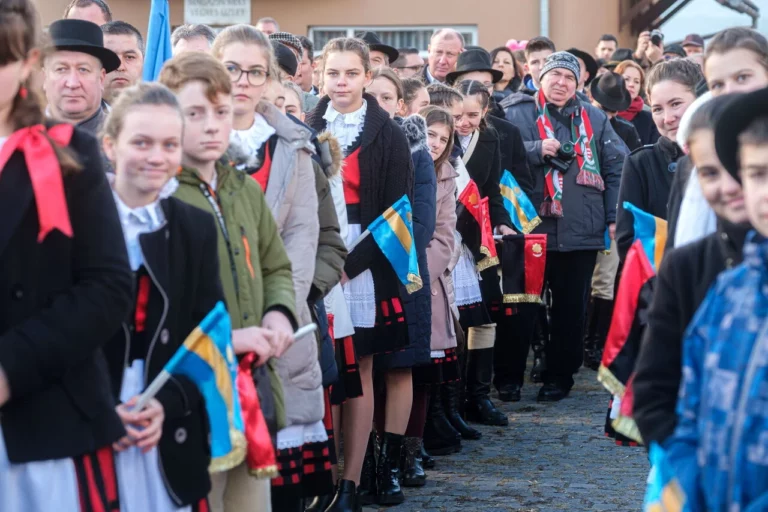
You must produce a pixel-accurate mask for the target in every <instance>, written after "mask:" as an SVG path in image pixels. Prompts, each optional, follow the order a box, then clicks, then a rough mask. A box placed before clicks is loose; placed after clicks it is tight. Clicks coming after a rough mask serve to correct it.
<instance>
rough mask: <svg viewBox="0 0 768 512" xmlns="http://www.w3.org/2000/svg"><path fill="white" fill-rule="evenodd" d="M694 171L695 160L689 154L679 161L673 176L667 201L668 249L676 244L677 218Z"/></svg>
mask: <svg viewBox="0 0 768 512" xmlns="http://www.w3.org/2000/svg"><path fill="white" fill-rule="evenodd" d="M691 172H693V162H691V157H689V156H688V155H685V156H683V157H682V158H680V160H678V161H677V170H676V171H675V177H674V178H672V188H671V189H670V190H669V201H668V203H667V249H671V248H673V247H674V246H675V233H676V232H677V218H678V216H679V215H680V207H681V206H682V204H683V197H685V189H686V188H687V187H688V178H690V177H691Z"/></svg>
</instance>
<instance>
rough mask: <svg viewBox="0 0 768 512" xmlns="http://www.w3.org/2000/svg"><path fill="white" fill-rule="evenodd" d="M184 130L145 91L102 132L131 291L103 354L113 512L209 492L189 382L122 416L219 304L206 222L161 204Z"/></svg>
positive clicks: (163, 91) (128, 100)
mask: <svg viewBox="0 0 768 512" xmlns="http://www.w3.org/2000/svg"><path fill="white" fill-rule="evenodd" d="M183 127H184V120H183V117H182V112H181V107H180V106H179V103H178V101H177V99H176V97H175V96H174V95H173V93H172V92H171V91H170V90H168V89H167V88H166V87H165V86H163V85H159V84H150V83H144V84H140V85H138V86H135V87H131V88H129V89H126V90H125V91H124V92H123V93H122V94H121V95H120V98H119V99H118V101H117V103H115V104H114V105H113V106H112V109H111V111H110V114H109V116H108V117H107V119H106V120H105V124H104V128H103V130H104V139H103V149H104V154H105V155H106V156H107V158H108V159H109V161H110V162H111V164H112V168H113V169H114V170H115V174H114V177H113V178H112V179H113V184H112V193H113V196H114V200H115V203H116V205H117V211H118V215H119V218H120V222H121V224H122V227H123V237H124V239H125V247H126V248H127V250H128V259H129V263H130V265H131V270H133V273H134V283H135V286H134V295H135V297H134V302H133V304H134V306H133V311H132V314H131V315H130V316H128V317H127V318H126V320H125V321H124V322H123V328H122V329H120V330H119V331H118V332H117V333H116V334H115V336H114V337H113V338H112V340H111V341H110V342H109V343H108V344H107V345H106V346H105V347H104V353H105V356H106V359H107V365H108V367H109V370H110V378H111V382H112V391H113V392H114V393H115V397H116V399H117V401H118V403H121V405H119V406H118V407H117V412H118V414H119V415H120V418H121V419H122V420H123V423H124V425H125V428H126V430H127V433H128V434H127V435H126V436H125V437H123V438H122V439H120V440H119V441H117V442H116V443H115V444H114V445H113V447H114V449H115V452H116V453H117V455H116V465H117V476H118V484H119V489H120V491H121V492H120V504H121V509H122V510H123V511H128V512H131V511H144V510H152V511H154V512H171V511H184V512H187V511H189V512H197V511H198V510H207V507H208V502H207V495H208V492H209V491H210V489H211V480H210V476H209V474H208V466H209V463H210V461H211V454H210V449H209V445H208V425H207V421H208V420H207V416H206V410H205V402H204V400H203V397H202V395H201V394H200V392H199V391H198V389H197V387H196V386H195V384H194V383H193V382H192V381H191V380H190V379H188V378H186V377H184V376H175V377H174V378H173V379H171V380H170V381H168V383H166V384H165V386H164V387H163V388H162V389H161V390H160V392H159V393H158V394H157V395H156V398H155V399H152V400H151V401H150V403H149V405H148V406H147V407H146V408H145V409H144V410H143V411H137V412H134V411H132V410H131V407H132V406H134V405H135V404H136V401H137V398H138V395H139V394H140V393H141V392H142V391H143V390H144V389H145V387H146V386H147V385H148V384H149V383H150V382H151V381H152V380H153V379H154V378H155V377H156V376H157V375H158V374H159V373H160V371H161V370H162V369H163V366H164V365H165V363H167V362H168V361H169V360H170V359H171V358H172V357H173V355H174V354H175V353H176V350H177V349H178V348H179V347H180V346H181V345H182V344H183V343H184V340H185V338H186V336H187V335H188V334H189V333H191V332H192V331H193V330H194V329H195V327H197V325H198V324H199V323H200V321H201V320H202V319H203V318H204V317H205V316H206V315H207V314H208V312H209V311H211V310H212V309H213V307H214V306H215V305H216V303H217V302H218V301H223V300H224V294H223V292H222V289H221V282H220V281H219V275H218V256H217V248H216V243H217V242H216V225H215V224H214V220H213V218H212V217H211V215H209V214H207V213H205V212H203V211H201V210H198V209H197V208H193V207H191V206H189V205H187V204H186V203H184V202H182V201H181V200H179V199H176V198H173V197H170V196H171V194H173V192H175V190H176V188H177V187H178V182H177V181H176V178H175V177H174V176H175V175H176V173H177V172H178V169H179V166H180V165H181V157H182V145H181V144H182V130H183ZM238 448H239V450H236V451H235V452H233V455H232V458H233V459H237V458H238V457H239V459H240V460H242V458H243V457H244V456H245V447H244V445H241V446H239V447H238ZM238 463H239V460H234V464H230V466H229V467H231V466H232V465H237V464H238ZM220 464H222V461H214V465H220ZM225 467H226V466H225Z"/></svg>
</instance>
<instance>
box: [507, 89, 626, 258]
mask: <svg viewBox="0 0 768 512" xmlns="http://www.w3.org/2000/svg"><path fill="white" fill-rule="evenodd" d="M501 105H502V107H504V108H506V113H507V120H508V121H510V122H511V123H512V124H514V125H515V126H517V127H518V128H519V129H520V133H521V135H522V137H523V142H524V144H525V149H526V154H527V156H528V166H529V167H530V169H531V172H532V174H533V176H534V177H535V179H536V186H535V188H534V191H533V194H532V195H531V196H530V199H531V202H532V203H533V206H534V207H535V208H536V209H537V211H538V210H539V207H540V205H541V203H542V202H543V200H544V177H545V175H546V171H547V168H548V166H547V165H546V164H545V162H544V160H543V158H542V156H541V137H540V136H539V129H538V127H537V125H536V119H537V114H536V100H535V99H534V98H533V97H531V96H526V95H525V94H520V93H518V94H512V95H510V96H508V97H507V98H506V99H505V100H504V101H503V102H502V103H501ZM580 107H584V109H585V110H586V112H587V115H588V116H589V119H590V121H591V122H592V129H593V132H594V133H593V136H594V140H595V143H596V147H597V159H598V160H599V161H600V174H601V175H602V177H603V182H604V183H605V190H604V191H602V192H601V191H599V190H597V189H595V188H591V187H585V186H582V185H579V184H577V183H576V177H577V176H578V174H579V168H578V162H577V161H576V159H574V160H573V162H572V163H571V167H570V169H569V170H568V172H566V173H565V176H564V177H563V202H562V204H563V213H564V215H563V217H560V218H554V217H542V219H541V220H542V223H541V224H540V225H539V226H538V227H537V228H536V229H535V230H534V233H543V234H546V235H547V250H549V251H558V252H569V251H585V250H595V251H600V250H603V249H605V229H606V227H607V226H608V224H610V223H612V222H615V221H616V202H617V199H618V196H619V183H620V181H621V166H622V164H623V162H624V158H625V157H626V155H627V152H628V151H627V147H626V145H625V144H624V143H623V142H622V141H621V139H619V136H618V135H616V132H615V131H614V130H613V127H612V126H611V123H610V122H609V120H608V117H607V116H606V115H605V113H604V112H603V111H602V110H600V109H598V108H596V107H594V106H592V105H591V104H588V103H584V102H581V101H579V100H571V102H570V103H569V104H568V105H566V106H565V107H563V108H562V109H561V111H562V114H561V115H552V116H551V120H552V126H553V128H554V130H555V136H556V137H557V139H558V140H559V141H560V142H564V141H571V140H573V134H572V133H571V126H570V122H569V123H568V125H566V124H564V123H563V122H562V121H561V120H562V119H563V118H565V119H568V120H569V121H570V116H571V114H572V113H573V112H574V111H575V109H576V108H580ZM555 108H556V107H554V106H552V107H551V109H552V110H555Z"/></svg>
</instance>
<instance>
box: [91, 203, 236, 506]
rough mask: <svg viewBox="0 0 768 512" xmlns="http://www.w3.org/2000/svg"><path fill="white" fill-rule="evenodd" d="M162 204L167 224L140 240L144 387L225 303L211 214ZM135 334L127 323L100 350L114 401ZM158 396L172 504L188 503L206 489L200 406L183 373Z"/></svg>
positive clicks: (207, 453) (199, 397) (202, 405)
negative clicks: (146, 287)
mask: <svg viewBox="0 0 768 512" xmlns="http://www.w3.org/2000/svg"><path fill="white" fill-rule="evenodd" d="M161 205H162V208H163V213H164V214H165V219H166V221H165V224H164V225H163V226H162V227H160V229H158V230H156V231H153V232H151V233H144V234H142V235H140V236H139V242H140V244H141V250H142V254H143V255H144V267H145V268H146V269H147V272H148V273H149V275H150V278H151V287H150V294H149V302H148V303H147V316H146V324H145V333H146V336H147V338H146V339H148V340H149V342H148V347H147V349H148V351H147V353H146V355H145V356H144V357H145V358H144V363H145V381H144V386H145V387H146V386H148V385H149V384H150V383H151V382H152V380H154V378H155V377H157V375H158V374H159V373H160V372H161V371H162V369H163V366H164V365H165V364H166V363H167V362H168V361H169V360H170V359H171V358H172V357H173V355H174V354H175V353H176V350H178V348H179V347H181V345H183V344H184V340H185V339H186V338H187V336H188V335H189V333H191V332H192V331H193V330H194V329H195V327H197V326H198V325H199V324H200V322H201V321H202V320H203V318H205V316H206V315H207V314H208V313H209V312H210V311H211V310H212V309H213V307H214V306H215V305H216V303H217V302H219V301H222V302H223V301H224V292H223V291H222V289H221V282H220V281H219V256H218V245H217V243H218V242H217V238H216V237H217V236H218V235H217V232H216V231H217V227H216V225H215V224H214V222H215V221H214V219H213V217H212V216H211V215H210V214H209V213H207V212H204V211H202V210H199V209H197V208H195V207H194V206H190V205H188V204H186V203H184V202H182V201H181V200H179V199H176V198H169V199H164V200H162V201H161ZM123 245H125V244H124V243H123ZM134 336H135V334H134V330H133V322H132V321H131V319H130V318H129V319H127V320H126V322H125V323H124V324H123V328H122V329H120V330H119V331H118V332H117V333H116V334H115V335H114V336H113V338H112V340H111V341H110V342H109V343H108V344H107V345H106V346H105V347H104V354H105V355H106V358H107V364H108V366H109V373H110V379H111V381H112V392H113V395H114V397H115V400H116V401H118V400H119V397H120V387H121V383H122V380H123V372H124V371H125V368H126V367H128V366H130V365H131V361H128V359H129V357H128V354H129V353H130V351H131V343H133V342H134ZM156 398H157V400H158V401H159V402H160V403H161V404H162V405H163V409H164V410H165V421H164V422H163V436H162V438H161V439H160V444H159V445H158V450H159V453H158V456H159V460H160V464H161V466H162V470H163V471H162V474H164V475H165V479H166V482H165V485H166V489H167V490H168V494H169V495H170V497H171V499H172V500H173V501H174V502H175V503H176V505H178V506H180V507H181V506H186V505H190V504H192V503H195V502H198V501H200V500H201V499H202V498H204V497H205V496H206V495H207V494H208V492H209V491H210V489H211V481H210V477H209V475H208V465H209V464H210V447H209V445H208V416H207V414H206V409H205V401H204V399H203V397H202V395H201V394H200V392H199V391H198V389H197V387H196V386H195V384H194V383H193V382H192V381H191V380H189V379H188V378H186V377H184V376H173V377H172V378H171V380H169V381H168V383H167V384H166V385H165V386H163V388H162V389H161V390H160V392H159V393H158V394H157V396H156Z"/></svg>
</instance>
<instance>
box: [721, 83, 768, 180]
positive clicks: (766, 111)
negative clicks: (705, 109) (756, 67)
mask: <svg viewBox="0 0 768 512" xmlns="http://www.w3.org/2000/svg"><path fill="white" fill-rule="evenodd" d="M761 117H768V88H765V89H760V90H757V91H753V92H750V93H747V94H739V95H737V96H735V97H734V98H733V100H731V101H730V102H729V103H728V105H727V106H726V107H725V108H724V110H723V112H722V113H721V114H720V119H718V120H717V122H716V123H715V150H716V151H717V157H718V158H719V159H720V162H721V163H722V164H723V167H725V168H726V169H727V170H728V172H729V173H730V174H731V176H733V177H734V178H736V180H738V181H741V180H740V179H739V135H741V134H742V133H743V132H744V130H746V129H747V128H748V127H749V125H750V124H752V122H753V121H755V120H757V119H760V118H761Z"/></svg>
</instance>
